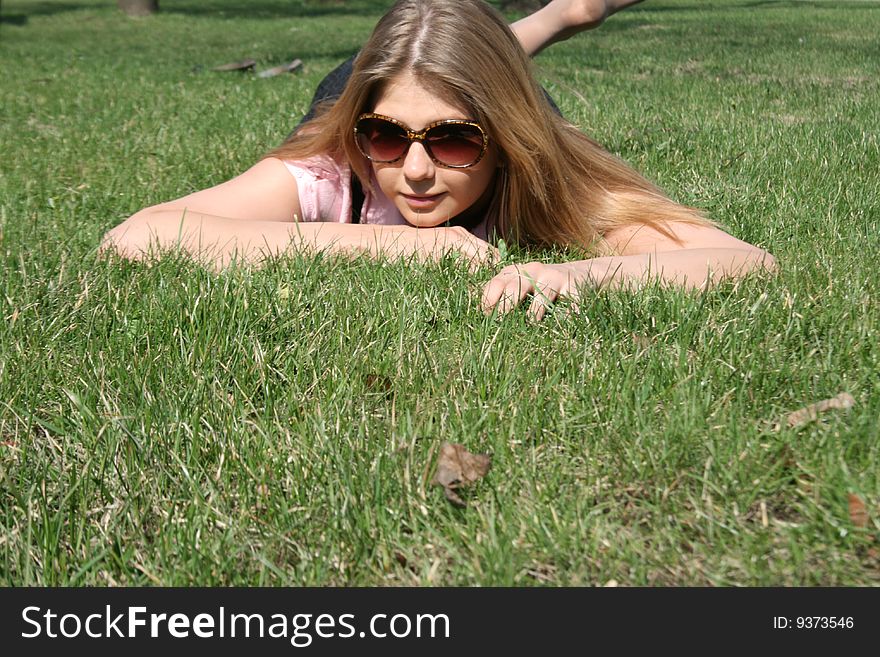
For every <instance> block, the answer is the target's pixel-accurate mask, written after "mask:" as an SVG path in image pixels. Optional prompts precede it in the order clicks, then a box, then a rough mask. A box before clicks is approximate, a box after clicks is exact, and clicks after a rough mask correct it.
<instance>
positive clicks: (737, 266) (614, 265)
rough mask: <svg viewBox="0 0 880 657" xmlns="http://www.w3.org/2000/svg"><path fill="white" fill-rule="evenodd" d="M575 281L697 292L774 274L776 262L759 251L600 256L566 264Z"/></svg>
mask: <svg viewBox="0 0 880 657" xmlns="http://www.w3.org/2000/svg"><path fill="white" fill-rule="evenodd" d="M568 264H569V265H571V267H572V270H573V271H574V273H575V275H576V276H577V278H579V279H586V280H588V281H589V283H590V284H591V285H593V286H596V287H604V286H612V287H626V286H629V285H632V284H638V283H642V282H647V281H651V280H659V281H662V282H668V283H674V284H676V285H682V286H683V287H686V288H700V287H703V286H705V285H706V284H710V285H711V284H713V283H717V282H718V281H720V280H722V279H724V278H738V277H740V276H744V275H745V274H747V273H749V272H751V271H755V270H759V269H766V270H770V271H772V270H774V269H775V268H776V261H775V260H774V258H773V256H771V255H770V254H769V253H767V252H766V251H763V250H761V249H757V248H755V249H734V248H729V249H728V248H724V249H721V248H711V249H681V250H677V251H661V252H659V253H643V254H638V255H628V256H604V257H599V258H591V259H589V260H580V261H577V262H572V263H568Z"/></svg>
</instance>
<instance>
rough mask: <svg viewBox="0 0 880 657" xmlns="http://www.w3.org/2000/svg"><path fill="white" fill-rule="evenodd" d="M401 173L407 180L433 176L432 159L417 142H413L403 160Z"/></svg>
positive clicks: (425, 178)
mask: <svg viewBox="0 0 880 657" xmlns="http://www.w3.org/2000/svg"><path fill="white" fill-rule="evenodd" d="M403 173H404V175H405V176H406V177H407V178H408V179H409V180H427V179H429V178H433V177H434V161H433V160H432V159H431V157H430V156H429V155H428V151H426V150H425V147H424V146H422V145H421V144H420V143H419V142H417V141H416V142H413V143H412V144H410V146H409V151H407V153H406V157H405V158H404V160H403Z"/></svg>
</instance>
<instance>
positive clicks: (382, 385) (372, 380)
mask: <svg viewBox="0 0 880 657" xmlns="http://www.w3.org/2000/svg"><path fill="white" fill-rule="evenodd" d="M364 385H366V386H367V387H368V388H369V389H370V390H372V391H375V392H384V393H388V392H391V391H392V390H393V388H394V384H392V383H391V379H389V378H388V377H387V376H383V375H381V374H367V375H366V376H365V377H364Z"/></svg>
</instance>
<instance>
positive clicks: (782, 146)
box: [0, 0, 880, 585]
mask: <svg viewBox="0 0 880 657" xmlns="http://www.w3.org/2000/svg"><path fill="white" fill-rule="evenodd" d="M113 4H114V3H110V2H105V1H100V2H99V1H98V0H82V1H80V2H77V3H71V2H61V1H58V2H49V1H45V2H36V1H25V0H10V1H7V2H4V3H3V13H2V18H3V22H2V23H0V70H2V71H3V75H2V81H0V106H2V108H3V112H2V121H0V143H2V158H0V167H2V177H0V226H2V235H0V260H2V266H0V316H2V318H3V322H2V325H0V440H2V445H0V554H2V556H0V582H2V583H3V584H23V585H35V584H40V585H71V584H72V585H108V584H109V585H116V584H118V585H149V584H155V583H161V584H167V585H177V584H183V585H186V584H202V585H256V584H268V585H280V584H294V585H305V584H315V585H337V584H347V585H407V584H418V585H428V584H431V585H476V584H481V585H562V584H573V585H593V584H600V585H601V584H605V583H607V582H608V581H609V580H615V581H616V582H618V583H620V584H621V585H638V584H650V585H672V584H674V585H686V584H696V585H704V584H707V585H876V584H877V583H878V582H880V560H878V557H877V550H878V548H880V546H878V544H877V539H878V529H880V524H878V523H880V519H878V516H880V507H878V504H880V481H878V472H880V467H878V456H880V441H878V417H880V393H878V370H880V346H878V345H880V324H878V319H880V305H878V299H880V270H878V267H877V254H878V253H880V226H878V220H880V210H878V208H880V153H878V139H877V125H880V89H878V86H880V83H878V80H880V70H878V68H880V57H878V54H880V53H878V47H877V41H876V35H877V32H878V29H880V2H867V1H866V2H751V1H745V0H743V1H724V2H713V3H703V2H697V1H696V0H690V1H686V0H662V1H661V0H649V1H648V2H646V3H644V4H642V5H640V6H639V7H637V8H635V9H632V10H629V11H626V12H624V13H622V14H619V15H617V16H615V17H613V18H612V19H611V20H609V21H608V22H607V23H606V25H605V26H604V27H602V28H601V29H599V30H598V31H595V32H592V33H588V34H584V35H581V36H579V37H578V38H576V39H574V40H571V41H569V42H566V43H563V44H559V45H557V46H554V47H553V48H551V49H550V50H549V51H547V52H546V53H544V54H542V55H541V56H540V57H539V58H538V60H537V62H536V63H537V65H538V67H539V75H540V76H541V79H542V81H543V82H544V84H545V85H546V86H547V87H548V88H549V89H550V90H551V91H552V93H553V95H554V96H555V97H556V99H557V100H558V102H559V104H560V106H561V107H562V109H563V111H564V113H565V114H566V115H567V116H568V117H570V118H571V119H572V120H574V121H575V122H577V123H578V124H579V125H581V126H582V127H583V128H584V129H585V130H587V131H588V132H589V133H590V134H592V135H593V136H594V137H595V138H597V139H598V140H599V141H600V142H602V143H604V144H606V145H607V146H608V147H609V148H610V149H611V150H613V151H614V152H616V153H619V154H620V155H621V156H623V157H624V158H626V159H627V160H628V161H630V162H631V163H633V164H634V165H635V166H636V167H638V168H639V169H640V170H642V171H644V172H645V173H646V174H647V175H648V176H649V177H651V178H653V179H654V180H656V181H658V182H659V183H660V184H661V185H663V186H664V187H665V188H666V189H667V190H668V191H669V192H670V193H671V194H672V195H673V196H674V197H675V198H677V199H679V200H681V201H683V202H687V203H692V204H696V205H699V206H702V207H704V208H706V209H707V210H708V211H709V212H710V213H711V214H712V216H713V217H714V218H715V219H717V220H718V221H720V222H721V223H722V224H724V225H726V226H727V227H728V228H729V229H730V231H731V232H733V233H734V234H735V235H737V236H738V237H741V238H743V239H746V240H749V241H752V242H754V243H756V244H759V245H761V246H763V247H765V248H767V249H768V250H770V251H771V252H772V253H773V254H774V255H775V256H776V257H777V259H778V261H779V262H780V264H781V271H780V273H779V275H778V276H776V277H775V278H773V279H767V278H763V277H756V278H752V279H748V280H745V281H743V282H740V283H738V284H724V285H721V286H720V287H719V288H717V289H715V290H712V291H710V292H708V293H706V294H702V295H688V294H684V293H681V292H678V291H674V290H665V289H659V288H648V289H646V290H644V291H643V292H641V293H638V294H625V293H611V292H603V293H598V294H595V295H592V296H590V297H589V298H588V299H586V300H585V301H584V302H583V304H582V306H583V308H582V310H583V312H582V313H581V314H579V315H573V316H563V315H561V314H559V313H557V314H556V315H551V316H550V317H548V318H547V319H546V320H545V321H544V322H542V323H541V324H538V325H533V324H530V323H528V322H527V321H526V320H525V317H524V312H523V311H520V312H515V313H513V314H511V315H510V316H508V317H505V318H504V319H503V320H500V321H497V320H494V319H490V318H485V317H484V316H483V315H482V314H481V313H480V312H479V310H478V308H477V301H478V296H477V293H476V292H475V290H478V289H479V286H480V285H481V284H482V283H484V282H485V281H486V280H487V278H488V276H489V275H490V274H489V273H488V272H487V273H484V274H481V275H471V274H470V273H468V272H467V271H466V270H465V269H463V268H462V267H460V266H458V265H457V264H456V263H454V262H444V263H442V264H441V265H438V266H431V267H425V266H408V265H406V264H405V263H396V264H391V265H387V266H383V265H381V264H377V263H373V262H366V261H354V262H343V261H335V260H332V259H327V258H322V257H316V258H311V259H308V258H302V257H291V258H284V259H279V260H276V261H273V262H271V263H268V265H267V266H266V267H265V268H263V269H260V270H245V269H232V270H229V271H226V272H223V273H219V274H217V273H210V272H207V271H205V270H204V269H201V268H199V267H198V266H196V265H194V264H192V263H189V262H186V261H183V260H177V259H174V258H169V259H167V260H163V261H161V262H159V263H156V264H153V265H152V266H148V265H145V264H132V263H119V262H108V261H104V260H101V259H100V258H98V257H97V255H96V249H97V245H98V242H99V240H100V237H101V235H102V234H103V232H104V231H106V230H107V229H108V228H110V227H111V226H113V225H115V224H117V223H118V222H120V221H121V220H122V219H124V218H125V217H126V216H128V215H129V214H131V213H132V212H134V211H135V210H137V209H139V208H141V207H143V206H146V205H150V204H153V203H156V202H159V201H162V200H167V199H170V198H174V197H177V196H180V195H182V194H184V193H187V192H189V191H191V190H193V189H196V188H200V187H204V186H207V185H211V184H214V183H217V182H219V181H222V180H224V179H226V178H228V177H230V176H232V175H234V174H236V173H238V172H240V171H241V170H243V169H245V168H246V167H248V166H249V165H250V164H251V163H253V162H254V160H255V159H256V158H258V157H259V156H260V155H261V154H262V153H263V152H265V151H266V150H267V149H269V148H270V147H272V146H273V145H275V144H277V143H278V142H279V141H280V140H281V139H282V138H283V137H284V136H285V135H286V134H287V133H288V132H289V131H290V129H291V128H292V127H293V126H294V125H295V123H296V121H297V120H298V118H299V116H301V115H302V114H303V113H304V112H305V110H306V108H307V105H308V102H309V100H310V98H311V93H312V91H313V89H314V87H315V85H316V84H317V82H318V81H319V80H320V78H321V77H322V76H323V75H324V74H325V73H327V72H328V71H329V70H330V69H331V68H333V67H334V66H335V65H336V64H337V63H338V62H339V61H340V60H341V59H343V58H345V57H347V56H348V55H350V54H352V53H353V52H355V51H356V50H357V49H358V47H359V45H360V44H361V43H362V42H363V41H364V40H365V39H366V37H367V35H368V33H369V30H370V29H371V27H372V25H373V24H374V23H375V21H376V19H377V18H378V16H379V15H380V14H381V11H382V8H383V7H386V6H388V4H389V3H387V2H379V1H375V2H369V1H368V0H360V1H354V0H352V1H351V2H349V3H348V5H347V6H343V5H342V4H334V3H326V2H325V3H322V2H317V1H314V2H313V1H308V0H302V1H300V2H295V1H284V2H282V1H281V0H278V1H276V2H270V1H269V0H264V1H262V2H254V3H247V6H248V9H247V11H245V10H242V9H241V8H240V7H243V6H244V5H243V4H242V3H233V2H221V1H220V0H214V1H212V2H196V1H195V0H191V1H190V0H186V1H184V0H181V1H179V2H172V1H169V2H163V3H162V5H163V7H164V11H163V12H162V13H161V14H159V15H157V16H155V17H151V18H149V19H143V20H130V19H126V18H125V17H123V16H121V15H120V14H119V13H118V12H117V11H116V10H115V7H114V6H113ZM243 57H254V58H255V59H257V60H258V63H259V66H261V67H262V66H269V65H273V64H277V63H280V62H283V61H285V60H289V59H292V58H293V57H300V58H302V59H303V60H304V62H305V63H306V67H305V68H306V70H305V73H304V74H303V75H301V76H286V77H278V78H272V79H266V80H260V79H256V78H255V77H253V76H251V75H248V74H234V73H232V74H230V73H222V74H221V73H212V72H210V71H209V69H210V68H211V67H212V66H215V65H218V64H222V63H225V62H228V61H233V60H236V59H241V58H243ZM522 257H523V258H525V257H529V258H533V257H547V256H546V254H522ZM634 336H635V337H634ZM842 391H846V392H849V393H851V394H852V395H853V396H854V397H855V399H856V402H857V403H856V406H855V407H854V408H853V409H852V410H851V411H850V412H848V413H842V412H831V413H828V414H827V415H825V416H823V418H822V419H821V420H820V421H819V422H815V423H812V424H810V425H807V426H805V427H801V428H798V429H791V428H788V427H786V426H783V427H782V428H779V427H777V426H775V425H776V423H777V422H778V421H779V420H780V419H781V418H784V417H785V415H786V414H787V413H788V412H790V411H793V410H795V409H797V408H800V407H802V406H804V405H806V404H809V403H811V402H815V401H818V400H821V399H825V398H828V397H831V396H834V395H835V394H837V393H839V392H842ZM442 440H450V441H457V442H462V443H464V444H465V445H466V446H467V447H468V448H469V449H471V451H475V452H491V453H492V454H493V457H494V460H493V467H492V470H491V471H490V472H489V474H488V476H487V477H486V478H485V479H484V480H483V481H481V482H479V483H478V484H477V485H476V486H475V487H474V488H473V489H472V490H468V491H466V492H465V493H464V495H465V496H466V497H467V499H468V500H469V506H468V508H466V509H456V508H454V507H452V506H451V505H450V504H449V503H448V502H447V501H446V500H445V498H444V497H443V494H442V491H441V490H440V489H438V488H436V487H432V486H430V485H429V484H428V482H429V480H430V477H431V468H432V466H433V461H434V458H435V456H436V454H437V451H438V447H439V443H440V442H441V441H442ZM849 494H855V495H858V496H859V497H860V498H861V499H863V500H864V501H865V502H866V504H867V507H868V511H869V522H868V526H867V527H865V528H860V527H856V526H854V524H853V522H852V521H851V519H850V517H849V513H848V506H847V500H848V495H849Z"/></svg>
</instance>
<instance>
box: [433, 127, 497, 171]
mask: <svg viewBox="0 0 880 657" xmlns="http://www.w3.org/2000/svg"><path fill="white" fill-rule="evenodd" d="M425 144H426V146H427V147H428V150H430V151H431V153H433V155H434V157H435V158H436V159H437V160H438V161H439V162H442V163H443V164H446V165H449V166H452V167H466V166H469V165H471V164H474V163H475V162H476V161H477V160H478V159H480V155H481V154H482V153H483V133H482V132H480V129H479V128H477V127H476V126H471V125H463V124H457V123H450V124H448V125H438V126H436V127H433V128H431V129H430V130H428V134H427V135H425Z"/></svg>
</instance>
